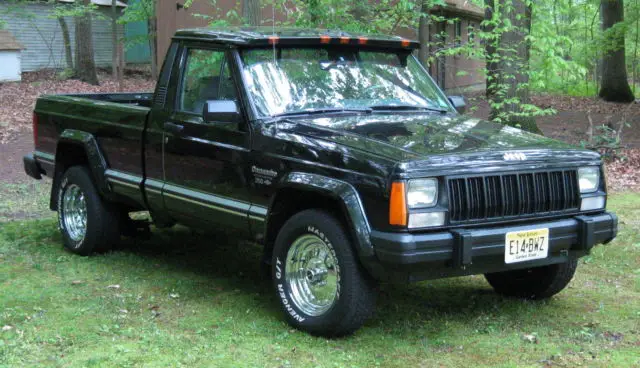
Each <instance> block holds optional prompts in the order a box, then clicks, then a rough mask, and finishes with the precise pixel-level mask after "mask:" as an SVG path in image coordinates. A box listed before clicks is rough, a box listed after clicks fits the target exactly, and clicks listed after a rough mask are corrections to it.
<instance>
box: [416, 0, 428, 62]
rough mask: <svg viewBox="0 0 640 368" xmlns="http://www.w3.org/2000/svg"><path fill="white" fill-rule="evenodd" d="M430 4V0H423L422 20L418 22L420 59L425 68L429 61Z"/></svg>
mask: <svg viewBox="0 0 640 368" xmlns="http://www.w3.org/2000/svg"><path fill="white" fill-rule="evenodd" d="M429 5H430V1H429V0H422V6H421V8H420V12H421V14H420V21H419V22H418V41H420V50H418V60H420V62H421V63H422V65H424V66H425V68H426V67H427V66H428V63H429V62H428V59H429V10H430V6H429Z"/></svg>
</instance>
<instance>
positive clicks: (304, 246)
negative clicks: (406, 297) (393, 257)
mask: <svg viewBox="0 0 640 368" xmlns="http://www.w3.org/2000/svg"><path fill="white" fill-rule="evenodd" d="M272 274H273V280H274V286H275V289H276V294H277V296H278V300H279V302H280V305H281V306H282V309H283V310H284V313H285V316H286V318H287V321H288V322H289V323H290V324H291V325H292V326H294V327H296V328H298V329H300V330H303V331H307V332H309V333H311V334H314V335H321V336H329V337H332V336H342V335H346V334H350V333H352V332H354V331H355V330H357V329H358V328H359V327H360V326H362V324H363V323H364V322H365V321H366V320H367V318H369V317H370V316H371V314H372V313H373V310H374V307H375V292H374V282H373V280H371V279H370V278H369V277H368V276H367V275H366V273H365V272H364V270H363V269H362V266H361V265H360V264H359V263H358V260H357V259H356V256H355V254H354V252H353V249H352V247H351V243H350V241H349V237H348V236H347V234H346V233H345V231H344V228H343V227H342V226H341V225H340V223H339V222H338V221H337V220H336V219H335V217H333V216H332V215H330V214H329V213H327V212H325V211H321V210H306V211H302V212H300V213H298V214H296V215H294V216H292V217H291V218H290V219H289V220H288V221H287V222H286V223H285V224H284V226H283V227H282V229H281V230H280V232H279V233H278V236H277V238H276V241H275V245H274V249H273V260H272Z"/></svg>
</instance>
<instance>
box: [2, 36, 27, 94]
mask: <svg viewBox="0 0 640 368" xmlns="http://www.w3.org/2000/svg"><path fill="white" fill-rule="evenodd" d="M23 48H24V47H23V46H22V45H21V44H20V43H19V42H18V41H16V39H15V38H14V37H13V35H12V34H11V32H9V31H7V30H0V65H2V68H0V82H16V81H20V80H21V74H20V73H21V68H20V53H21V52H22V49H23Z"/></svg>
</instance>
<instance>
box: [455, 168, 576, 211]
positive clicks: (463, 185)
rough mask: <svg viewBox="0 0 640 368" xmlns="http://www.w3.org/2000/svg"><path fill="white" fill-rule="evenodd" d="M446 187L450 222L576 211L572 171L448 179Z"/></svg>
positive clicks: (574, 175)
mask: <svg viewBox="0 0 640 368" xmlns="http://www.w3.org/2000/svg"><path fill="white" fill-rule="evenodd" d="M447 186H448V190H449V219H450V221H451V222H463V221H476V220H485V219H487V220H492V219H498V218H503V217H510V216H523V215H534V214H541V213H552V212H563V211H570V210H577V209H578V202H579V190H578V180H577V173H576V170H557V171H541V172H529V173H517V174H502V175H486V176H472V177H463V178H451V179H449V180H448V181H447Z"/></svg>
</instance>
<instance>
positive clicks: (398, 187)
mask: <svg viewBox="0 0 640 368" xmlns="http://www.w3.org/2000/svg"><path fill="white" fill-rule="evenodd" d="M389 224H390V225H398V226H407V197H406V184H405V182H403V181H394V182H393V183H391V198H390V200H389Z"/></svg>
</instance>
